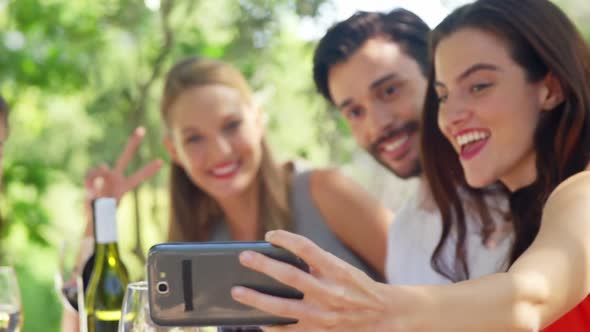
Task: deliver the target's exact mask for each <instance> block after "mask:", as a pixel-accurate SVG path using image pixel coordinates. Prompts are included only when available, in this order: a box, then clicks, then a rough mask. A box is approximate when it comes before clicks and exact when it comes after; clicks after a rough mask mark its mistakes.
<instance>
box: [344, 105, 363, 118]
mask: <svg viewBox="0 0 590 332" xmlns="http://www.w3.org/2000/svg"><path fill="white" fill-rule="evenodd" d="M346 115H347V117H348V118H351V119H354V118H359V117H361V116H362V115H363V109H362V108H361V107H354V108H351V109H350V110H348V111H347V112H346Z"/></svg>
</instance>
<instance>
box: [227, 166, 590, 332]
mask: <svg viewBox="0 0 590 332" xmlns="http://www.w3.org/2000/svg"><path fill="white" fill-rule="evenodd" d="M588 202H590V172H584V173H580V174H578V175H575V176H573V177H572V178H570V179H568V180H567V181H566V182H564V183H563V184H561V185H560V186H559V187H558V188H557V189H556V191H555V192H554V193H553V194H552V195H551V197H550V198H549V200H548V202H547V204H546V206H545V209H544V213H543V219H542V224H541V229H540V231H539V233H538V235H537V237H536V239H535V241H534V242H533V244H532V245H531V247H530V248H529V249H527V250H526V251H525V253H524V254H523V255H522V256H521V257H520V258H519V259H518V260H517V261H516V262H515V263H514V264H513V265H512V267H511V268H510V270H509V271H508V272H505V273H498V274H493V275H490V276H487V277H483V278H478V279H474V280H469V281H464V282H460V283H457V284H453V285H445V286H392V285H383V284H379V283H376V282H374V281H372V280H370V279H369V278H368V277H366V276H365V275H363V274H362V273H360V271H358V270H357V269H355V268H353V267H352V266H350V265H349V264H346V263H345V262H343V261H341V260H339V259H338V258H336V257H334V256H333V255H330V254H329V253H327V252H325V251H323V250H321V249H320V248H319V247H317V245H315V244H313V243H312V242H311V241H309V240H308V239H306V238H304V237H302V236H299V235H295V234H291V233H288V232H285V231H274V232H271V233H269V235H268V236H267V240H269V241H270V242H272V243H273V244H275V245H278V246H281V247H284V248H286V249H288V250H290V251H292V252H293V253H295V254H296V255H298V256H300V257H301V258H302V259H304V260H305V261H306V262H307V263H308V264H309V265H310V266H311V270H312V273H310V274H306V273H303V272H300V271H298V270H297V269H296V268H293V267H291V266H288V264H284V263H280V262H277V261H274V260H272V259H269V258H267V257H265V256H263V255H259V254H256V253H253V252H245V253H242V255H241V256H240V261H241V262H242V264H243V265H245V266H247V267H250V268H252V269H254V270H258V271H261V272H263V273H266V274H268V275H270V276H272V277H273V278H275V279H277V280H279V281H281V282H283V283H286V284H288V285H291V286H293V287H295V288H297V289H299V290H301V291H302V292H303V293H304V294H305V297H304V298H303V300H288V299H281V298H276V297H272V296H268V295H264V294H260V293H257V292H255V291H253V290H249V289H246V288H243V287H236V288H234V289H233V290H232V295H233V296H234V298H235V299H236V300H237V301H240V302H242V303H245V304H247V305H252V306H254V307H257V308H259V309H261V310H264V311H267V312H269V313H273V314H276V315H281V316H286V317H292V318H296V319H298V320H299V322H298V323H297V324H296V325H293V326H290V327H288V328H284V327H276V328H275V327H269V328H267V329H266V330H267V331H320V330H321V331H326V330H327V331H330V330H338V331H404V332H412V331H441V332H444V331H453V332H457V331H478V332H479V331H481V332H485V331H503V332H510V331H529V332H530V331H538V330H539V329H541V328H544V327H546V326H548V325H549V324H551V323H552V322H553V321H555V320H556V319H558V318H559V317H561V316H562V315H564V314H566V313H567V312H568V311H569V310H570V309H571V308H573V307H574V306H575V305H576V304H577V303H579V302H580V301H582V300H583V299H584V298H585V297H586V296H588V294H589V293H590V241H588V239H589V238H590V209H588Z"/></svg>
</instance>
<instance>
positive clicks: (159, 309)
mask: <svg viewBox="0 0 590 332" xmlns="http://www.w3.org/2000/svg"><path fill="white" fill-rule="evenodd" d="M245 250H251V251H256V252H259V253H262V254H264V255H267V256H269V257H271V258H274V259H277V260H280V261H283V262H286V263H289V264H292V265H293V266H296V267H298V268H300V269H302V270H304V271H307V270H308V267H307V265H306V264H305V262H303V261H302V260H301V259H300V258H298V257H296V256H295V255H293V254H292V253H291V252H289V251H287V250H285V249H283V248H279V247H276V246H273V245H272V244H270V243H268V242H264V241H260V242H198V243H165V244H159V245H155V246H153V247H152V248H150V251H149V255H148V266H147V269H148V271H147V272H148V293H149V304H150V313H151V316H152V320H153V321H154V322H156V323H157V324H159V325H164V326H172V325H174V326H254V325H277V324H290V323H296V320H294V319H291V318H288V317H279V316H274V315H271V314H268V313H266V312H263V311H260V310H258V309H255V308H252V307H249V306H246V305H243V304H241V303H238V302H236V301H234V300H233V298H232V297H231V293H230V291H231V288H232V287H234V286H244V287H248V288H252V289H255V290H257V291H259V292H262V293H266V294H270V295H274V296H280V297H285V298H294V299H301V298H303V294H302V293H301V292H299V291H298V290H296V289H294V288H292V287H290V286H287V285H285V284H282V283H280V282H278V281H276V280H274V279H272V278H270V277H268V276H266V275H264V274H262V273H259V272H256V271H253V270H250V269H248V268H246V267H244V266H242V265H241V264H240V262H239V260H238V255H239V254H240V253H241V252H242V251H245Z"/></svg>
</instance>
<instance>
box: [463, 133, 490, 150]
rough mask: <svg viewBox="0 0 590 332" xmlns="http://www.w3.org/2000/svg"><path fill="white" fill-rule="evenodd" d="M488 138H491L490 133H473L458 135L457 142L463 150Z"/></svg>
mask: <svg viewBox="0 0 590 332" xmlns="http://www.w3.org/2000/svg"><path fill="white" fill-rule="evenodd" d="M488 137H490V134H489V133H486V132H483V131H473V132H470V133H466V134H462V135H458V136H457V137H456V140H457V143H458V144H459V146H460V147H461V149H463V148H464V147H465V146H466V145H469V144H471V143H475V142H478V141H481V140H484V139H487V138H488Z"/></svg>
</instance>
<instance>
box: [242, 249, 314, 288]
mask: <svg viewBox="0 0 590 332" xmlns="http://www.w3.org/2000/svg"><path fill="white" fill-rule="evenodd" d="M239 258H240V263H241V264H242V265H244V266H246V267H248V268H250V269H252V270H256V271H258V272H262V273H264V274H266V275H268V276H270V277H271V278H273V279H275V280H277V281H279V282H282V283H283V284H286V285H289V286H291V287H294V288H296V289H298V290H300V291H301V292H303V293H305V294H311V293H315V294H317V293H322V292H323V288H322V285H321V283H320V282H319V281H318V280H317V279H316V278H314V277H313V276H312V275H310V274H309V273H307V272H304V271H302V270H300V269H299V268H297V267H295V266H293V265H291V264H288V263H284V262H281V261H278V260H275V259H272V258H269V257H267V256H265V255H262V254H259V253H256V252H253V251H244V252H243V253H241V254H240V257H239Z"/></svg>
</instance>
